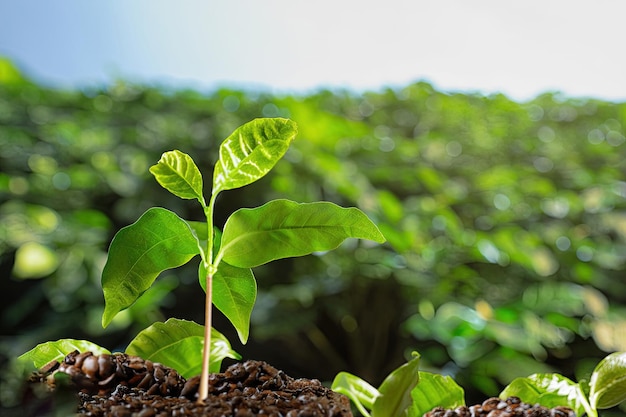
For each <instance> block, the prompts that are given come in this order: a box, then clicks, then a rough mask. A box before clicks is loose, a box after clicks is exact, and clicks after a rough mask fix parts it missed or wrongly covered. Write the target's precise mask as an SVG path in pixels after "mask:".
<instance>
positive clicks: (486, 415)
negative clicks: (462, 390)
mask: <svg viewBox="0 0 626 417" xmlns="http://www.w3.org/2000/svg"><path fill="white" fill-rule="evenodd" d="M424 417H576V413H574V411H573V410H572V409H571V408H568V407H554V408H546V407H542V406H540V405H538V404H534V405H532V404H527V403H524V402H522V401H521V400H520V399H519V398H517V397H509V398H507V399H506V400H501V399H500V398H496V397H493V398H489V399H487V400H485V401H483V403H482V404H476V405H472V406H471V407H467V406H463V407H458V408H456V409H454V410H444V409H443V408H441V407H437V408H435V409H434V410H432V411H430V412H428V413H426V414H425V415H424Z"/></svg>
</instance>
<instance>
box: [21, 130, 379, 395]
mask: <svg viewBox="0 0 626 417" xmlns="http://www.w3.org/2000/svg"><path fill="white" fill-rule="evenodd" d="M296 132H297V128H296V124H295V123H294V122H293V121H291V120H288V119H282V118H273V119H256V120H253V121H251V122H249V123H246V124H244V125H242V126H241V127H239V128H237V129H236V130H235V131H234V132H233V133H232V134H231V135H230V136H229V137H228V138H226V140H225V141H224V142H223V143H222V144H221V146H220V149H219V160H218V161H217V164H216V165H215V168H214V171H213V182H212V190H211V195H210V198H209V200H208V203H207V201H206V199H205V197H204V190H203V179H202V175H201V173H200V171H199V169H198V167H197V166H196V164H195V163H194V161H193V159H192V158H191V157H190V156H189V155H187V154H185V153H183V152H180V151H178V150H174V151H169V152H165V153H164V154H163V155H162V157H161V159H160V160H159V161H158V163H157V164H156V165H153V166H152V167H151V168H150V172H151V173H152V174H153V175H154V177H155V178H156V180H157V181H158V182H159V184H161V186H163V187H164V188H165V189H166V190H168V191H169V192H171V193H172V194H174V195H176V196H177V197H180V198H182V199H191V200H197V201H198V202H199V203H200V205H201V207H202V210H203V212H204V215H205V220H204V221H189V220H184V219H182V218H180V217H179V216H178V215H176V214H175V213H174V212H172V211H169V210H167V209H165V208H160V207H153V208H150V209H148V210H147V211H146V212H145V213H144V214H143V215H142V216H141V217H140V218H139V219H138V220H137V221H136V222H135V223H133V224H132V225H130V226H127V227H124V228H123V229H121V230H120V231H119V232H118V233H117V234H116V235H115V237H114V238H113V240H112V242H111V246H110V249H109V255H108V259H107V262H106V264H105V267H104V270H103V273H102V289H103V292H104V299H105V309H104V312H103V315H102V325H103V326H104V327H106V326H108V325H109V324H110V323H111V322H112V321H113V319H114V317H115V316H116V315H117V314H118V313H119V312H120V311H122V310H124V309H126V308H128V307H130V306H131V305H132V304H133V303H134V302H135V301H136V300H137V299H138V298H139V297H140V296H141V295H142V294H143V293H144V292H145V291H146V290H148V289H149V288H150V287H151V286H152V284H153V283H154V281H155V280H156V278H157V277H158V275H159V274H160V273H161V272H163V271H165V270H167V269H171V268H176V267H179V266H181V265H183V264H185V263H187V262H189V261H190V260H191V259H192V258H194V257H196V256H198V255H199V256H200V258H201V262H200V265H199V268H198V278H199V281H200V284H201V286H202V288H203V289H204V290H205V293H206V297H205V323H204V330H203V334H202V336H201V335H200V334H199V333H200V332H199V328H200V327H201V326H200V325H197V324H195V323H193V322H185V321H181V320H175V321H172V319H170V320H168V321H167V322H165V323H157V324H155V325H153V326H151V327H150V328H148V329H146V330H144V331H143V332H141V333H140V334H139V335H138V337H137V338H135V339H134V340H133V341H132V342H131V343H130V345H129V346H128V348H127V353H137V354H140V355H142V356H143V357H144V358H145V357H146V356H148V357H150V356H153V354H155V353H158V355H159V356H160V359H161V361H162V362H163V363H171V361H172V360H176V359H172V358H178V357H180V356H182V355H181V353H182V352H185V353H188V352H197V351H199V350H201V351H202V352H203V353H202V359H201V366H200V367H199V370H200V371H201V382H200V388H199V397H198V399H199V401H203V400H204V399H205V398H206V396H207V392H208V376H209V375H208V374H209V372H210V371H211V363H213V364H216V363H217V365H218V366H219V362H221V359H223V358H224V357H229V356H230V357H236V356H237V355H236V353H235V352H233V351H232V350H231V349H230V345H228V343H227V341H226V342H225V341H224V340H223V336H221V335H220V334H219V333H214V335H213V337H212V335H211V333H212V332H215V330H212V314H211V312H212V306H213V305H215V306H216V307H217V308H218V309H219V310H220V311H222V313H224V315H225V316H226V317H227V318H228V319H229V320H230V322H231V323H232V324H233V326H234V327H235V329H236V330H237V334H238V336H239V338H240V340H241V342H242V343H246V341H247V339H248V335H249V326H250V314H251V312H252V307H253V305H254V302H255V298H256V281H255V279H254V275H253V273H252V270H251V268H254V267H256V266H259V265H263V264H265V263H268V262H271V261H273V260H276V259H281V258H286V257H294V256H302V255H306V254H310V253H313V252H318V251H327V250H331V249H334V248H336V247H337V246H339V244H341V242H343V241H344V240H345V239H347V238H361V239H370V240H373V241H376V242H380V243H382V242H384V241H385V238H384V237H383V235H382V234H381V233H380V231H379V230H378V228H377V227H376V226H375V225H374V224H373V223H372V222H371V221H370V220H369V219H368V217H367V216H366V215H365V214H364V213H363V212H361V211H360V210H358V209H356V208H342V207H339V206H337V205H335V204H333V203H330V202H315V203H296V202H293V201H289V200H273V201H270V202H268V203H266V204H265V205H263V206H261V207H257V208H252V209H249V208H242V209H239V210H237V211H235V212H234V213H233V214H232V215H231V216H230V217H229V218H228V219H227V221H226V223H225V225H224V229H223V231H220V230H219V229H217V228H216V227H215V226H214V224H213V211H214V205H215V202H216V199H217V197H218V195H219V193H220V192H222V191H225V190H231V189H235V188H240V187H243V186H245V185H248V184H251V183H252V182H255V181H256V180H258V179H260V178H262V177H263V176H264V175H265V174H267V173H268V172H269V171H270V170H271V169H272V168H273V167H274V165H275V164H276V162H278V160H279V159H281V158H282V157H283V155H284V154H285V153H286V151H287V149H288V148H289V145H290V143H291V141H292V140H293V139H294V138H295V136H296ZM172 332H173V333H172ZM172 334H173V336H172ZM159 335H166V337H162V336H159ZM216 341H219V342H220V343H216ZM66 343H67V341H57V342H52V343H51V344H48V345H44V346H40V347H38V348H35V349H34V350H33V351H31V352H28V353H27V354H25V355H26V356H25V357H27V358H29V359H36V363H41V362H42V361H43V359H44V358H46V359H47V360H51V359H50V357H51V356H54V357H53V358H52V359H55V358H57V357H58V356H59V355H60V354H61V353H63V352H65V350H66V349H65V348H66V346H65V345H66ZM77 344H78V345H81V346H82V345H83V342H82V341H70V343H69V345H70V346H72V347H73V346H74V345H77ZM168 350H169V351H170V352H169V353H167V351H168ZM216 351H217V352H219V353H218V355H217V360H213V361H212V359H211V354H212V353H213V352H216ZM23 356H24V355H23ZM190 358H191V359H190ZM193 358H195V356H194V355H193V353H192V355H191V356H190V357H187V362H186V363H184V364H182V365H181V364H178V365H179V368H180V367H183V368H184V370H185V371H186V372H183V371H182V370H180V369H179V372H181V374H183V375H185V374H186V373H189V372H191V369H193V370H196V369H198V368H197V367H196V366H194V363H197V362H198V361H194V359H193ZM44 362H45V361H44ZM174 367H176V366H174Z"/></svg>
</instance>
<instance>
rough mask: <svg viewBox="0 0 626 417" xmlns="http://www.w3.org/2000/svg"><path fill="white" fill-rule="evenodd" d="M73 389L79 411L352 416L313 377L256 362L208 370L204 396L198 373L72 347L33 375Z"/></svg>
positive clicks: (121, 416)
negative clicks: (61, 377)
mask: <svg viewBox="0 0 626 417" xmlns="http://www.w3.org/2000/svg"><path fill="white" fill-rule="evenodd" d="M58 373H62V374H67V375H69V377H70V379H71V380H72V382H73V383H74V384H75V385H76V387H77V388H78V391H79V393H78V400H77V402H78V406H77V411H78V415H80V416H110V417H148V416H154V417H156V416H204V417H213V416H216V417H217V416H220V417H222V416H234V417H244V416H256V415H264V416H275V417H278V416H282V417H296V416H300V417H305V416H306V417H316V416H320V417H321V416H325V417H344V416H352V412H351V411H350V402H349V400H348V398H347V397H345V396H343V395H341V394H338V393H335V392H333V391H331V390H330V389H328V388H326V387H324V386H323V385H322V384H321V383H320V382H319V381H318V380H315V379H294V378H291V377H289V376H287V375H286V374H285V373H284V372H282V371H280V370H277V369H276V368H274V367H272V366H270V365H268V364H267V363H265V362H260V361H246V362H242V363H237V364H234V365H232V366H230V367H228V368H227V369H226V371H225V372H223V373H218V374H211V376H210V381H209V397H208V398H206V399H205V401H204V402H203V403H201V402H198V401H197V397H198V386H199V378H198V377H194V378H190V379H189V380H186V379H185V378H183V377H182V376H180V375H179V374H178V373H177V372H176V371H175V370H173V369H171V368H168V367H165V366H163V365H161V364H158V363H153V362H151V361H147V360H143V359H141V358H139V357H136V356H130V355H126V354H121V353H118V354H113V355H99V356H95V355H93V354H91V353H90V352H86V353H80V354H79V353H78V352H74V353H71V354H69V355H67V356H66V357H65V359H64V360H63V361H62V362H61V363H58V362H51V363H50V364H48V365H47V366H46V367H44V368H42V369H41V370H40V372H39V373H37V374H36V375H35V376H34V377H33V381H35V382H37V381H38V382H44V383H45V384H47V385H49V386H50V388H51V389H54V385H55V380H54V377H55V375H57V376H58Z"/></svg>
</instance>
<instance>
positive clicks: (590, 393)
mask: <svg viewBox="0 0 626 417" xmlns="http://www.w3.org/2000/svg"><path fill="white" fill-rule="evenodd" d="M512 395H514V396H517V397H520V398H521V399H522V400H523V401H525V402H529V403H539V404H542V405H544V406H546V407H555V406H557V405H567V406H569V407H570V408H572V409H573V410H574V411H576V414H577V415H578V416H582V415H583V414H586V415H587V416H589V417H597V416H598V411H597V410H599V409H606V408H611V407H614V406H616V405H619V404H621V403H622V402H623V401H624V400H626V352H615V353H612V354H610V355H608V356H606V357H605V358H604V359H602V361H600V363H598V365H597V366H596V367H595V369H594V370H593V373H592V374H591V378H590V380H589V381H588V382H586V381H581V382H574V381H572V380H570V379H569V378H566V377H564V376H562V375H559V374H533V375H531V376H529V377H526V378H517V379H515V380H513V382H511V383H510V384H509V385H508V386H507V387H506V388H505V389H504V391H502V394H501V395H500V397H501V398H506V397H509V396H512Z"/></svg>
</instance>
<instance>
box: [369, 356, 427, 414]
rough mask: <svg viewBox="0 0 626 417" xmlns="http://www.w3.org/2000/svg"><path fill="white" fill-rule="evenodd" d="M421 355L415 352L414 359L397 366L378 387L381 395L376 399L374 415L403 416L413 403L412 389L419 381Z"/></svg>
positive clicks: (373, 408)
mask: <svg viewBox="0 0 626 417" xmlns="http://www.w3.org/2000/svg"><path fill="white" fill-rule="evenodd" d="M419 362H420V356H419V354H418V353H417V352H413V359H411V360H410V361H408V362H407V363H405V364H404V365H402V366H400V367H399V368H396V369H395V370H394V371H393V372H391V373H390V374H389V375H387V378H385V380H384V381H383V383H382V384H381V385H380V387H378V391H379V392H380V396H379V397H377V398H376V400H375V401H374V405H373V407H372V417H401V416H404V415H405V412H406V409H407V407H408V406H409V405H410V404H411V401H412V400H411V391H412V390H413V388H415V386H416V385H417V383H418V382H419V372H418V368H419Z"/></svg>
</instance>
